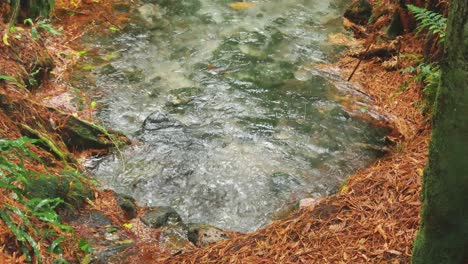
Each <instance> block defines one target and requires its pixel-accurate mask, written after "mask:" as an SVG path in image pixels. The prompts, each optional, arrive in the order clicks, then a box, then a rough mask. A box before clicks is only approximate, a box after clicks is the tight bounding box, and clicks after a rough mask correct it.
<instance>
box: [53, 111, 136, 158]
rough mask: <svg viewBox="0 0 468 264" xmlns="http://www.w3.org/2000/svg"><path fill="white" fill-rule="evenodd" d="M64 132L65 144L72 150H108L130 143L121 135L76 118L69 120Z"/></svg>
mask: <svg viewBox="0 0 468 264" xmlns="http://www.w3.org/2000/svg"><path fill="white" fill-rule="evenodd" d="M62 132H63V134H64V135H63V136H62V137H63V138H64V142H65V144H66V145H67V146H68V148H70V149H78V150H84V149H108V148H112V147H121V146H123V145H126V144H128V143H130V142H129V140H128V138H127V137H125V135H123V134H121V133H118V132H115V131H110V130H109V131H108V130H106V129H105V128H103V127H100V126H98V125H96V124H93V123H90V122H87V121H84V120H81V119H79V118H77V117H74V116H70V117H69V118H67V121H66V123H65V126H64V128H63V131H62Z"/></svg>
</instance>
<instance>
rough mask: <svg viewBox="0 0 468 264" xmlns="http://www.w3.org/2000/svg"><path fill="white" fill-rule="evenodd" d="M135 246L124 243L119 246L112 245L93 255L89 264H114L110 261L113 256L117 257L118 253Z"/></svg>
mask: <svg viewBox="0 0 468 264" xmlns="http://www.w3.org/2000/svg"><path fill="white" fill-rule="evenodd" d="M133 245H135V244H134V243H126V244H121V245H112V246H109V247H107V248H104V249H102V250H99V251H97V252H95V253H94V254H93V256H92V257H91V261H90V262H89V263H90V264H107V263H115V262H112V261H110V259H112V258H113V257H114V256H116V255H118V254H119V253H120V252H122V251H124V250H125V249H127V248H129V247H131V246H133Z"/></svg>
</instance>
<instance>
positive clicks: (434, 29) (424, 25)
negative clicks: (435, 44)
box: [407, 5, 447, 42]
mask: <svg viewBox="0 0 468 264" xmlns="http://www.w3.org/2000/svg"><path fill="white" fill-rule="evenodd" d="M407 7H408V10H409V11H411V13H413V15H414V18H416V20H417V21H418V22H419V24H418V27H417V32H416V33H420V32H421V31H422V30H424V29H427V30H428V31H429V32H430V33H432V34H434V35H438V36H439V39H440V42H444V39H445V31H446V28H447V18H445V17H443V15H442V14H440V13H437V12H433V11H430V10H427V9H424V8H421V7H417V6H414V5H407Z"/></svg>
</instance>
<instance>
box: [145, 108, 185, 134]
mask: <svg viewBox="0 0 468 264" xmlns="http://www.w3.org/2000/svg"><path fill="white" fill-rule="evenodd" d="M182 127H184V125H183V124H182V122H180V121H178V120H176V119H174V118H171V117H170V116H169V115H168V114H166V113H164V112H162V111H156V112H154V113H152V114H151V115H149V116H148V117H147V118H146V119H145V121H144V122H143V127H142V129H143V131H154V130H162V129H167V128H182Z"/></svg>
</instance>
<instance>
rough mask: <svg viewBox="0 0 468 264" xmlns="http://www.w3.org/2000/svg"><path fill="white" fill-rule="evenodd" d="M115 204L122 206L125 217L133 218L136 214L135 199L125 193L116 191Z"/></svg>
mask: <svg viewBox="0 0 468 264" xmlns="http://www.w3.org/2000/svg"><path fill="white" fill-rule="evenodd" d="M115 196H116V198H117V204H118V205H119V206H120V208H122V210H123V211H124V213H125V218H127V219H133V218H135V217H136V216H137V206H136V204H135V199H133V197H130V196H128V195H125V194H120V193H117V194H116V195H115Z"/></svg>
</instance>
